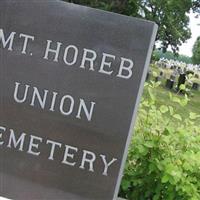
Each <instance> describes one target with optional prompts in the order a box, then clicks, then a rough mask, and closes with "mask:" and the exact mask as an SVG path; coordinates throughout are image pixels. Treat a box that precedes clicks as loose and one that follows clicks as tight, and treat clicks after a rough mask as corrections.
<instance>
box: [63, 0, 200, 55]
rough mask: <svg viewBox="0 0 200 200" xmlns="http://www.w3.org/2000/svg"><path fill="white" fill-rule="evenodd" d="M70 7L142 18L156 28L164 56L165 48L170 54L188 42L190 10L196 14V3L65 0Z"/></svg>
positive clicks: (176, 0) (181, 0)
mask: <svg viewBox="0 0 200 200" xmlns="http://www.w3.org/2000/svg"><path fill="white" fill-rule="evenodd" d="M65 1H68V2H72V3H77V4H82V5H87V6H90V7H94V8H100V9H103V10H108V11H112V12H117V13H120V14H124V15H129V16H134V17H140V18H145V19H147V20H152V21H155V22H156V23H157V24H158V25H159V30H158V35H157V41H160V42H161V49H162V50H163V51H164V52H165V51H166V50H167V48H168V47H169V46H171V49H172V51H173V52H177V51H178V46H179V45H181V44H182V43H184V42H185V41H186V40H187V39H189V38H190V36H191V32H190V29H189V27H188V25H189V17H188V16H187V15H186V14H187V13H189V11H190V9H191V8H193V10H194V12H196V11H199V9H200V3H199V0H159V1H158V0H65Z"/></svg>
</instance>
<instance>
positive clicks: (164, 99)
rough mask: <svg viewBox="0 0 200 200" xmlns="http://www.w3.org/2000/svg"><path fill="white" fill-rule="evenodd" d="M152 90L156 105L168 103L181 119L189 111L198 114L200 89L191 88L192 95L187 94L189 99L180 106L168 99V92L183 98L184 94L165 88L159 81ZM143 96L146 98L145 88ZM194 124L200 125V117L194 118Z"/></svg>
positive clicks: (185, 116) (187, 114)
mask: <svg viewBox="0 0 200 200" xmlns="http://www.w3.org/2000/svg"><path fill="white" fill-rule="evenodd" d="M153 92H154V94H155V96H156V102H157V105H158V106H160V105H170V106H173V107H175V108H176V113H178V114H180V115H181V116H182V118H183V119H185V118H188V116H189V113H190V112H194V113H197V114H200V91H193V90H192V94H193V95H192V96H189V99H190V101H189V102H188V105H186V106H185V107H181V106H180V105H179V104H178V103H175V102H172V101H170V98H169V92H172V94H173V95H175V96H177V97H179V98H184V96H183V95H180V94H177V93H176V92H175V91H171V90H169V89H167V88H165V86H164V83H161V85H160V86H159V87H157V88H154V89H153ZM143 97H144V98H148V91H147V89H146V88H145V89H144V91H143ZM196 124H197V125H200V118H198V119H197V120H196Z"/></svg>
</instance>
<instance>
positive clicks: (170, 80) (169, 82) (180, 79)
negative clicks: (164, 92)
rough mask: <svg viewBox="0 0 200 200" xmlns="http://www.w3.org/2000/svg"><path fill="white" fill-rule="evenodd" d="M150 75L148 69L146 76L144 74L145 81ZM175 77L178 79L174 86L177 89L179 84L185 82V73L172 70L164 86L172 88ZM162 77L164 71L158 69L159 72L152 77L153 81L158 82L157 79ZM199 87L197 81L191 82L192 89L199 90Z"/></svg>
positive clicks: (160, 79) (159, 79)
mask: <svg viewBox="0 0 200 200" xmlns="http://www.w3.org/2000/svg"><path fill="white" fill-rule="evenodd" d="M179 72H181V71H179ZM151 76H152V72H151V70H150V69H149V71H148V73H147V76H146V81H149V80H150V79H151ZM197 76H198V75H196V76H195V77H196V78H197ZM177 77H178V81H177V87H176V89H177V90H179V87H180V85H182V84H185V82H186V73H180V74H179V73H175V72H173V73H172V74H171V75H170V78H168V79H166V82H165V87H166V88H167V89H170V90H171V89H173V88H174V85H175V83H176V79H177ZM162 79H164V73H163V71H160V74H159V75H158V76H156V77H155V78H154V81H155V82H158V81H162ZM199 88H200V85H199V83H197V82H193V83H192V89H193V90H199ZM181 92H182V91H181Z"/></svg>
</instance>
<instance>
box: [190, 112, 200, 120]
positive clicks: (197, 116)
mask: <svg viewBox="0 0 200 200" xmlns="http://www.w3.org/2000/svg"><path fill="white" fill-rule="evenodd" d="M189 117H190V119H197V118H199V117H200V115H197V114H196V113H194V112H190V116H189Z"/></svg>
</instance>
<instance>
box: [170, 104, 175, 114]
mask: <svg viewBox="0 0 200 200" xmlns="http://www.w3.org/2000/svg"><path fill="white" fill-rule="evenodd" d="M169 113H170V115H173V114H174V108H173V107H172V106H169Z"/></svg>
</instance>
